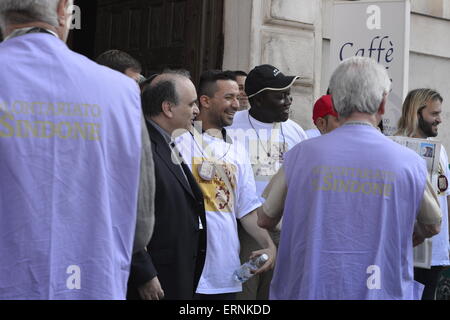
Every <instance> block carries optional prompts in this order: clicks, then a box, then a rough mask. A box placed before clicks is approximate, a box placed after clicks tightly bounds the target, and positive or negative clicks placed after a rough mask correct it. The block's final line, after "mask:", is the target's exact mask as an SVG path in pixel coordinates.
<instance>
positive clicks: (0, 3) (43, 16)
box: [0, 0, 59, 31]
mask: <svg viewBox="0 0 450 320" xmlns="http://www.w3.org/2000/svg"><path fill="white" fill-rule="evenodd" d="M58 2H59V0H0V28H1V29H2V30H3V31H4V30H5V28H6V26H7V25H10V24H23V23H29V22H35V21H40V22H45V23H48V24H50V25H52V26H54V27H57V26H58V16H57V12H56V11H57V8H58Z"/></svg>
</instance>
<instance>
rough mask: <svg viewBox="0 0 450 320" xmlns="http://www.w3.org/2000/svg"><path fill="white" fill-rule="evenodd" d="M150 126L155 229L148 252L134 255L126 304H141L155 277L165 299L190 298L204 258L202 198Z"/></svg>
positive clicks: (186, 172)
mask: <svg viewBox="0 0 450 320" xmlns="http://www.w3.org/2000/svg"><path fill="white" fill-rule="evenodd" d="M147 127H148V131H149V135H150V139H151V142H152V152H153V161H154V164H155V180H156V182H155V185H156V190H155V227H154V231H153V236H152V238H151V240H150V243H149V244H148V246H147V251H145V250H141V251H139V252H136V253H135V254H134V255H133V258H132V261H131V270H130V278H129V280H128V299H139V294H138V291H137V288H138V287H139V286H141V285H143V284H144V283H146V282H148V281H149V280H151V279H152V278H153V277H154V276H155V275H157V276H158V279H159V281H160V283H161V287H162V289H163V290H164V293H165V299H170V300H173V299H192V298H193V294H194V292H195V289H196V288H197V284H198V281H199V279H200V275H201V272H202V270H203V265H204V262H205V255H206V218H205V207H204V201H203V194H202V191H201V189H200V187H199V186H198V184H197V183H196V181H195V179H194V177H193V176H192V173H191V172H190V170H189V168H188V167H187V166H186V165H185V164H183V167H184V169H185V170H184V171H185V175H186V177H185V176H184V175H183V172H182V168H181V166H180V165H178V164H174V163H173V161H172V157H171V152H172V151H171V149H170V147H169V146H168V144H167V142H166V141H165V140H164V137H163V136H162V135H161V134H160V133H159V132H158V130H157V129H156V128H155V127H154V126H153V125H152V124H151V123H147ZM186 178H187V180H186ZM199 218H200V219H201V222H202V225H203V229H200V228H199Z"/></svg>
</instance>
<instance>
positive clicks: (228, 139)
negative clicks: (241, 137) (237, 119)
mask: <svg viewBox="0 0 450 320" xmlns="http://www.w3.org/2000/svg"><path fill="white" fill-rule="evenodd" d="M194 130H197V132H199V130H198V128H196V127H194ZM206 131H208V130H204V129H202V134H204V133H207V132H206ZM220 132H221V133H222V139H223V141H225V142H226V143H229V144H233V139H231V137H230V136H229V135H228V134H227V130H226V129H225V128H222V129H221V130H220ZM191 135H192V133H191ZM208 136H210V137H212V138H216V139H219V138H218V137H216V136H212V135H210V134H208Z"/></svg>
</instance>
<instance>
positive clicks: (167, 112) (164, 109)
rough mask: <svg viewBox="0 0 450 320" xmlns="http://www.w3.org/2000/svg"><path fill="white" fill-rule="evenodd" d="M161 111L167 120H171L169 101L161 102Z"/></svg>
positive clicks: (170, 104)
mask: <svg viewBox="0 0 450 320" xmlns="http://www.w3.org/2000/svg"><path fill="white" fill-rule="evenodd" d="M161 110H162V112H163V113H164V115H165V116H166V117H167V118H169V119H172V118H173V112H172V103H170V102H169V101H163V103H162V105H161Z"/></svg>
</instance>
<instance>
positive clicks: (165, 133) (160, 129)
mask: <svg viewBox="0 0 450 320" xmlns="http://www.w3.org/2000/svg"><path fill="white" fill-rule="evenodd" d="M147 121H148V123H150V124H151V125H152V126H153V127H154V128H155V129H156V130H158V132H159V133H160V134H161V135H162V136H163V138H164V140H165V141H166V142H167V144H168V145H170V144H171V143H172V142H173V141H172V137H171V136H170V135H169V134H168V133H167V132H166V130H164V129H163V128H161V127H160V126H159V125H158V124H157V123H156V122H155V121H153V120H151V119H147Z"/></svg>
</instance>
